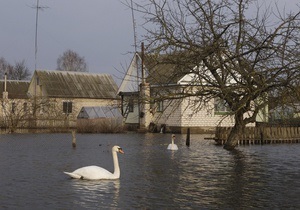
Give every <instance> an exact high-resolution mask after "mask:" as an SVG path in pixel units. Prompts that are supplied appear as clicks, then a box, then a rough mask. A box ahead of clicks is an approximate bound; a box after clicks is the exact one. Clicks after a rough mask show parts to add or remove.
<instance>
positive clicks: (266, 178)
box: [0, 134, 300, 209]
mask: <svg viewBox="0 0 300 210" xmlns="http://www.w3.org/2000/svg"><path fill="white" fill-rule="evenodd" d="M76 139H77V147H76V149H74V148H72V135H71V134H9V135H0V168H1V172H0V209H300V200H299V193H300V177H299V174H300V160H299V154H300V144H274V145H263V146H261V145H250V146H239V147H237V149H236V150H235V151H232V152H229V151H226V150H224V149H223V148H222V147H220V146H216V145H214V142H213V141H211V140H205V139H204V136H203V135H191V146H190V147H186V146H185V136H184V135H176V141H175V143H176V144H177V145H178V147H179V150H178V151H169V150H167V149H166V148H167V146H168V144H169V143H170V141H171V135H170V134H77V136H76ZM113 145H119V146H121V147H122V148H123V150H124V151H125V154H124V155H119V162H120V168H121V177H120V179H119V180H114V181H109V180H108V181H86V180H75V179H70V178H69V177H68V176H66V175H65V174H63V171H73V170H75V169H77V168H79V167H82V166H87V165H99V166H101V167H104V168H106V169H108V170H110V171H112V170H113V165H112V157H111V147H112V146H113Z"/></svg>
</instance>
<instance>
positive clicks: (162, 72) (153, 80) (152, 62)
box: [144, 54, 184, 85]
mask: <svg viewBox="0 0 300 210" xmlns="http://www.w3.org/2000/svg"><path fill="white" fill-rule="evenodd" d="M167 59H168V55H154V54H145V55H144V66H145V68H146V71H147V78H146V82H148V83H150V84H151V85H155V84H161V85H162V84H177V82H178V81H179V80H180V79H181V78H182V77H183V76H184V74H182V73H181V71H180V69H179V68H178V65H177V64H172V63H170V62H168V60H167Z"/></svg>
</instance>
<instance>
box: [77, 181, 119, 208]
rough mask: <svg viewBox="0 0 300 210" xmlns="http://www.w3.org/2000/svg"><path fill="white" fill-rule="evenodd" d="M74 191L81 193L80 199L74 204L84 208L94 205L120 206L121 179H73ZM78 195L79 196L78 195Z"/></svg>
mask: <svg viewBox="0 0 300 210" xmlns="http://www.w3.org/2000/svg"><path fill="white" fill-rule="evenodd" d="M71 186H72V188H73V189H74V193H76V194H79V198H80V199H78V200H74V204H76V205H80V206H81V207H82V208H92V207H94V208H95V207H97V206H98V207H99V208H100V207H101V206H106V207H110V208H112V207H118V201H119V190H120V181H119V180H95V181H90V180H77V179H72V180H71ZM76 197H77V196H76Z"/></svg>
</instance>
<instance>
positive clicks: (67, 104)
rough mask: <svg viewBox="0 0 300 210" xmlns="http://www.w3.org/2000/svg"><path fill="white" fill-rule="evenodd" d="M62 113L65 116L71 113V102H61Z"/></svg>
mask: <svg viewBox="0 0 300 210" xmlns="http://www.w3.org/2000/svg"><path fill="white" fill-rule="evenodd" d="M63 112H64V113H65V114H70V113H72V102H71V101H64V102H63Z"/></svg>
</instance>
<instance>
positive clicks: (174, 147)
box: [167, 134, 178, 150]
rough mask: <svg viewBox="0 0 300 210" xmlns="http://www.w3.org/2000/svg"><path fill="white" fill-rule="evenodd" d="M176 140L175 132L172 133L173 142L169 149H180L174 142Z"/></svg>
mask: <svg viewBox="0 0 300 210" xmlns="http://www.w3.org/2000/svg"><path fill="white" fill-rule="evenodd" d="M174 141H175V134H172V143H171V144H169V145H168V148H167V149H168V150H178V147H177V145H176V144H175V143H174Z"/></svg>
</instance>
